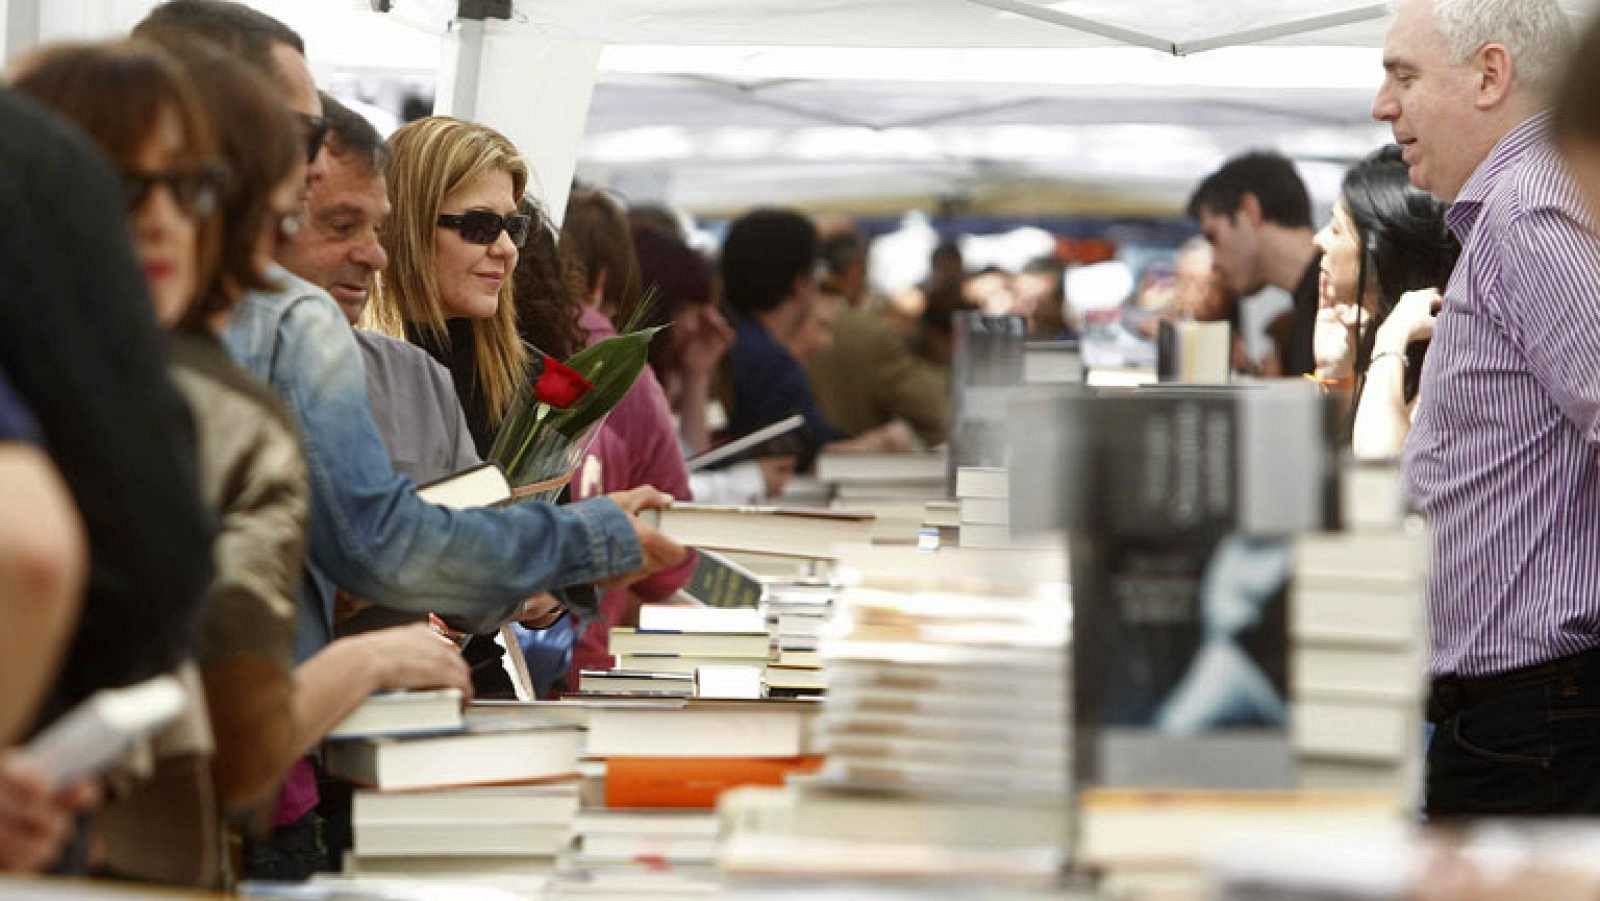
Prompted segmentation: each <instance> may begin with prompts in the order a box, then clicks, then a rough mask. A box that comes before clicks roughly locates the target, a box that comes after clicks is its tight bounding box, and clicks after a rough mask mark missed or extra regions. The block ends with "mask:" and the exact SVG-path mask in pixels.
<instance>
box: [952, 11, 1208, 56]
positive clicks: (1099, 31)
mask: <svg viewBox="0 0 1600 901" xmlns="http://www.w3.org/2000/svg"><path fill="white" fill-rule="evenodd" d="M967 2H968V3H974V4H977V5H978V6H987V7H989V8H990V9H998V10H1000V11H1002V12H1008V13H1016V14H1017V15H1019V16H1025V17H1027V18H1029V19H1034V20H1037V21H1040V22H1046V23H1049V24H1051V25H1059V26H1061V27H1062V28H1070V29H1072V30H1073V31H1081V32H1084V33H1086V34H1093V35H1098V36H1100V37H1103V38H1110V39H1111V40H1113V41H1121V42H1122V43H1124V44H1132V45H1133V46H1135V47H1148V48H1150V49H1151V50H1159V51H1160V52H1162V53H1173V54H1176V53H1177V52H1178V51H1177V45H1175V44H1173V42H1171V41H1169V40H1166V39H1165V38H1159V37H1156V36H1155V35H1150V34H1145V33H1143V32H1139V31H1134V30H1132V29H1130V28H1121V27H1119V26H1116V25H1109V24H1107V23H1105V22H1096V21H1095V20H1093V19H1085V18H1083V17H1082V16H1074V15H1069V14H1067V13H1063V12H1057V11H1055V10H1053V9H1046V8H1045V7H1042V6H1037V5H1035V4H1033V3H1029V2H1027V0H967Z"/></svg>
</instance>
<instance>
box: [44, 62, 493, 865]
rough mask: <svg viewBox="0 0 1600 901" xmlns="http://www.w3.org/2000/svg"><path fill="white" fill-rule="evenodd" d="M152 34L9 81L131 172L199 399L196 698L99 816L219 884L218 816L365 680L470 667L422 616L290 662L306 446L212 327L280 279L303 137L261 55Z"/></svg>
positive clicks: (414, 679) (157, 275)
mask: <svg viewBox="0 0 1600 901" xmlns="http://www.w3.org/2000/svg"><path fill="white" fill-rule="evenodd" d="M154 38H155V39H157V40H158V41H159V42H160V48H159V49H158V47H157V46H155V45H152V44H142V43H138V42H130V43H121V44H84V45H71V46H61V47H55V48H50V49H47V50H45V51H42V52H40V53H39V54H37V55H35V56H34V57H32V58H30V59H29V60H27V61H25V62H24V63H23V64H22V65H21V66H19V68H18V74H17V76H16V87H17V88H18V89H19V90H20V91H22V92H23V93H27V94H30V95H32V96H33V97H34V98H35V99H37V100H39V101H41V102H42V103H44V104H45V105H46V106H48V107H50V108H52V109H53V110H54V111H55V112H57V113H59V114H60V115H61V116H63V117H64V118H66V119H69V120H71V121H73V122H74V123H76V124H77V125H78V126H80V127H81V128H82V129H83V130H84V131H85V132H86V133H87V134H88V135H89V137H90V138H91V139H93V140H94V141H95V142H96V143H97V144H98V145H99V146H100V149H101V150H103V151H104V152H105V153H106V155H107V156H108V157H110V159H111V160H112V162H113V163H114V164H115V165H116V166H117V167H118V169H119V170H120V171H121V173H122V177H123V182H124V185H125V186H126V188H127V200H128V225H129V229H130V232H131V234H132V238H133V244H134V247H135V250H136V252H137V254H138V258H139V260H140V262H141V263H142V264H143V267H144V272H145V277H146V282H147V285H148V289H149V294H150V297H151V299H152V301H153V302H154V306H155V313H156V317H157V319H158V320H159V321H160V322H161V324H162V325H163V327H165V328H166V329H168V330H169V331H170V332H172V334H173V342H172V347H173V361H174V367H173V374H174V380H175V381H176V382H177V383H178V385H179V387H180V388H181V389H182V391H183V393H184V394H185V395H186V397H187V399H188V401H189V405H190V408H191V410H192V412H193V418H194V424H195V430H196V434H197V444H198V447H199V451H200V453H199V463H200V467H199V468H200V483H201V488H202V491H203V493H204V495H205V499H206V501H207V503H208V504H209V505H211V506H212V507H213V508H214V509H215V511H216V513H217V515H218V520H219V525H220V528H219V531H218V535H217V537H216V541H215V543H214V544H213V546H212V556H213V559H214V561H215V570H216V575H215V579H214V580H213V582H212V584H211V586H210V589H209V590H208V592H207V594H206V598H205V605H204V610H203V615H202V618H201V629H200V634H199V636H198V640H197V642H196V655H195V656H196V660H197V663H198V665H199V673H200V676H201V678H202V679H203V683H204V695H205V703H204V704H196V705H194V712H195V713H196V714H198V718H197V720H195V721H192V722H190V723H187V724H186V726H185V728H182V729H177V730H174V731H173V732H172V733H169V735H168V736H166V737H164V741H165V746H164V747H163V748H162V751H164V752H165V753H164V759H163V760H162V761H161V763H160V766H158V768H157V770H156V772H155V776H154V778H153V779H152V780H150V781H148V782H146V783H143V784H141V785H140V786H138V787H137V788H136V789H135V790H134V791H133V792H132V793H131V794H129V795H128V796H126V797H125V798H123V799H121V800H120V801H119V802H117V803H115V804H112V805H109V806H108V807H107V809H106V811H105V812H104V813H103V814H102V815H101V816H100V817H99V818H98V819H97V821H96V829H97V830H98V831H99V834H100V835H99V837H100V838H101V839H102V841H103V846H104V848H105V851H106V862H107V865H108V867H109V868H110V869H111V870H112V871H114V872H116V873H118V874H121V875H126V876H132V877H136V878H141V879H146V880H151V881H157V882H163V883H173V884H178V883H182V884H191V885H215V884H217V883H218V882H219V881H220V880H221V879H222V877H223V873H224V872H225V870H226V868H225V867H224V866H223V860H222V855H223V854H224V853H225V852H224V849H223V848H222V847H221V845H220V842H219V839H220V837H221V829H220V819H219V816H218V815H219V814H222V813H228V814H239V813H244V812H248V811H251V810H254V809H256V808H258V807H260V806H263V805H264V804H265V803H266V802H269V801H271V800H272V799H273V797H274V790H275V789H276V788H277V786H278V784H279V782H280V781H281V780H282V779H283V777H284V775H285V773H286V772H288V771H289V770H290V767H291V766H292V765H295V762H296V761H297V760H298V759H300V757H301V755H302V754H304V753H305V752H306V750H308V749H309V747H310V746H312V745H313V744H315V743H316V742H317V741H319V740H320V739H321V737H322V736H323V735H324V734H325V733H326V732H327V731H328V730H329V729H330V728H331V727H332V726H333V725H334V724H335V723H337V722H338V721H339V720H340V719H342V718H343V717H344V716H345V715H346V714H348V713H349V712H350V711H351V710H353V709H354V708H355V707H356V706H357V705H358V704H360V703H361V701H363V700H364V699H365V698H366V696H367V695H369V694H370V693H372V692H373V691H375V690H378V689H382V688H403V687H423V686H429V685H436V684H440V683H441V682H446V683H448V682H451V679H450V678H449V676H452V675H453V676H454V677H456V678H455V682H458V683H460V684H462V685H465V684H466V671H465V667H464V666H462V665H461V663H460V661H459V659H458V658H457V657H456V656H455V654H454V653H453V650H454V649H453V648H452V647H451V646H450V645H449V644H448V643H445V642H441V641H439V640H438V639H437V638H436V637H435V636H433V635H432V634H431V633H430V632H429V631H428V630H427V628H426V627H424V626H417V627H415V628H413V629H391V630H385V631H383V632H375V633H372V634H371V635H370V636H358V637H355V638H349V639H343V640H341V641H338V642H335V643H334V644H332V645H329V646H328V647H327V648H325V649H324V650H322V652H321V653H319V654H317V655H316V656H314V657H312V658H311V659H310V660H307V661H305V662H304V663H303V664H302V665H300V666H299V667H295V666H294V661H293V659H292V656H291V650H292V640H293V637H294V625H295V609H296V600H295V598H296V595H297V594H298V592H299V590H300V580H301V565H302V560H303V555H302V551H303V546H304V542H305V528H306V512H307V507H308V504H309V499H308V496H307V490H308V489H307V483H306V472H305V462H304V459H303V457H302V456H301V452H300V447H299V440H298V438H297V436H296V433H295V430H294V428H293V426H292V425H291V424H290V421H289V419H288V418H287V415H286V414H285V412H284V410H283V408H282V406H281V404H280V403H279V402H278V400H277V399H276V397H275V396H274V395H272V394H271V393H270V392H269V391H268V390H266V389H265V387H264V386H262V385H260V384H258V383H256V382H254V381H253V380H252V379H250V378H249V377H248V376H246V375H245V374H244V372H243V371H242V370H240V369H239V368H238V367H237V366H236V365H234V363H233V362H232V360H231V359H230V358H229V357H228V355H227V353H226V352H225V351H224V349H223V347H222V344H221V342H220V340H219V338H218V335H219V333H220V332H221V330H222V329H223V327H224V325H225V323H226V322H227V321H228V319H229V317H230V315H231V314H232V312H233V309H234V307H235V305H236V304H237V303H238V302H239V300H240V298H241V297H242V296H243V295H244V294H245V292H247V291H249V290H252V289H256V288H262V287H270V286H271V285H272V268H271V267H272V259H273V256H274V254H275V252H276V248H277V243H278V242H279V241H280V240H281V239H282V238H283V237H284V235H285V234H286V233H287V232H289V231H290V230H292V229H293V228H294V227H295V225H296V223H297V217H298V215H299V210H300V194H301V192H302V190H303V187H304V184H305V170H306V164H305V151H304V149H303V148H304V145H303V143H301V142H300V141H299V140H297V139H296V138H295V135H296V134H297V133H298V126H297V123H296V122H295V120H294V119H293V118H292V116H291V114H290V113H289V112H288V111H287V110H286V109H285V108H284V107H283V105H282V104H281V103H280V102H279V101H278V100H277V98H276V96H275V95H274V89H273V87H272V86H271V85H270V84H268V83H266V82H265V81H264V80H263V79H262V77H261V76H259V75H256V74H255V73H254V71H253V70H249V69H246V68H245V67H244V66H243V65H241V64H239V63H236V62H234V61H232V60H231V59H229V58H228V57H227V56H225V55H224V54H222V52H221V51H219V50H215V49H212V48H210V47H209V46H208V45H205V44H201V43H197V42H187V41H183V40H180V39H176V38H170V36H166V35H160V34H156V35H154ZM221 172H226V173H227V177H226V178H225V179H224V178H221V177H219V174H218V173H221ZM130 640H131V639H130ZM93 665H94V662H93V661H83V660H72V661H69V662H68V666H93ZM422 671H426V672H422ZM441 674H446V675H441ZM295 772H296V774H300V775H301V777H302V778H300V779H299V780H296V779H295V778H294V776H291V778H290V787H289V789H288V790H286V792H285V795H284V800H283V803H282V804H281V805H280V808H279V810H280V814H281V813H283V811H285V810H288V811H290V815H289V816H288V817H287V818H285V819H284V820H283V822H285V823H286V822H289V821H291V820H298V819H299V818H301V817H303V816H304V815H305V813H306V809H308V805H314V803H315V797H316V794H315V782H314V781H311V782H309V784H307V782H306V779H308V778H309V776H310V770H309V768H308V767H305V766H300V767H298V768H297V770H296V771H295ZM218 808H220V809H218ZM296 874H297V873H290V874H289V875H296ZM273 875H284V873H283V872H282V871H281V870H280V871H278V872H275V873H274V874H273Z"/></svg>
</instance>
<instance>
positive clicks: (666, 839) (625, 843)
mask: <svg viewBox="0 0 1600 901" xmlns="http://www.w3.org/2000/svg"><path fill="white" fill-rule="evenodd" d="M717 828H718V827H717V817H716V814H715V813H712V812H711V811H707V810H694V809H688V810H675V809H648V810H636V809H635V810H630V809H615V810H612V809H604V808H602V809H598V810H585V811H583V812H582V813H580V814H579V815H578V819H577V823H576V824H575V826H574V831H575V832H576V833H577V842H576V845H575V848H574V851H573V854H572V856H571V858H570V859H571V862H572V863H573V864H574V865H575V866H577V867H581V868H584V869H599V868H606V867H621V866H629V865H636V864H645V865H654V864H664V865H669V866H671V867H674V868H677V869H689V868H701V869H704V870H708V871H709V870H710V869H711V868H712V867H713V866H715V864H716V858H717Z"/></svg>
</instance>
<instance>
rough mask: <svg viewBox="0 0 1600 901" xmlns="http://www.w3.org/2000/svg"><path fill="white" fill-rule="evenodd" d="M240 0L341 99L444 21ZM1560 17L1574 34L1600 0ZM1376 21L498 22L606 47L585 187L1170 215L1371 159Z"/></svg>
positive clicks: (84, 0)
mask: <svg viewBox="0 0 1600 901" xmlns="http://www.w3.org/2000/svg"><path fill="white" fill-rule="evenodd" d="M4 2H6V0H0V4H3V3H4ZM12 2H17V0H12ZM248 2H250V3H251V4H252V5H254V6H257V7H260V8H262V9H264V10H266V11H268V12H270V13H272V14H274V15H277V16H278V17H280V18H282V19H284V20H285V21H286V22H288V23H289V24H290V25H292V26H293V27H295V28H296V29H298V30H300V31H301V32H302V33H303V34H304V35H305V37H306V40H307V44H308V50H309V55H310V57H311V60H312V63H313V66H314V68H315V69H316V70H317V72H318V74H319V77H320V78H322V80H323V81H324V83H328V84H335V85H339V86H341V87H343V88H346V89H348V90H349V91H351V92H356V93H359V92H360V91H362V90H363V88H362V87H361V86H362V84H363V83H364V84H366V85H370V84H372V83H373V80H374V79H375V78H395V77H401V78H407V79H410V80H412V81H414V82H415V83H418V84H420V85H427V84H429V83H431V80H432V78H433V77H434V73H435V72H437V71H438V68H439V61H440V55H441V36H442V34H443V32H444V29H445V28H446V27H447V26H448V23H449V17H450V13H451V11H452V10H453V9H454V5H455V4H454V0H393V3H392V5H393V7H394V10H393V12H391V13H390V14H388V15H380V14H377V13H373V12H371V11H370V10H369V7H368V3H367V0H339V2H336V0H248ZM1562 3H1563V6H1564V7H1566V8H1567V9H1568V10H1569V12H1570V13H1571V14H1573V16H1574V17H1575V19H1576V18H1587V16H1588V15H1589V14H1590V13H1591V12H1592V11H1593V10H1594V9H1595V8H1596V7H1597V5H1600V0H1562ZM150 5H151V0H72V2H63V0H46V2H44V3H43V4H42V7H43V10H44V15H45V16H46V17H47V18H48V17H54V18H56V19H57V20H61V21H60V22H58V26H57V27H55V28H47V29H46V31H47V33H56V34H85V35H93V34H95V33H106V32H113V31H117V30H120V29H125V28H127V27H128V26H129V25H131V24H132V22H133V21H135V20H136V19H137V18H138V17H139V16H141V15H142V14H143V12H144V10H145V9H148V7H149V6H150ZM1384 8H1385V4H1384V3H1381V2H1377V0H1059V2H1047V0H516V4H515V13H514V19H515V22H516V24H517V26H518V27H524V28H529V29H533V30H536V31H538V32H542V33H544V34H546V35H549V36H552V37H555V38H558V39H559V38H563V37H570V38H572V39H574V40H584V41H594V42H598V43H602V44H605V45H606V49H605V51H604V53H603V54H602V55H601V63H600V78H599V83H598V86H597V88H596V92H595V96H594V100H593V103H592V105H591V110H590V117H589V122H588V129H587V135H586V137H585V140H584V144H583V147H582V151H581V153H580V160H581V161H582V166H581V169H582V171H583V172H584V173H586V174H587V175H589V176H591V177H596V178H600V179H604V180H606V181H611V182H617V183H619V184H622V185H624V186H625V187H626V188H628V189H629V191H630V193H633V194H635V195H659V196H661V197H662V198H664V199H670V200H674V201H677V202H681V203H686V204H690V205H697V206H724V207H725V206H738V205H742V204H744V203H748V202H753V201H757V200H762V199H773V200H780V199H781V200H796V199H803V198H804V197H807V196H813V197H839V196H859V195H861V194H863V193H866V194H877V195H879V196H886V197H904V196H912V195H923V196H926V195H928V194H951V193H963V192H973V191H977V190H979V189H981V188H983V187H984V186H993V185H994V184H996V183H997V182H1010V183H1012V184H1025V183H1029V182H1030V181H1063V182H1068V183H1075V184H1078V185H1079V186H1083V185H1089V186H1091V187H1094V188H1096V189H1097V190H1099V192H1100V193H1101V194H1108V193H1110V192H1108V191H1106V190H1105V188H1106V186H1114V187H1118V188H1121V189H1123V190H1124V192H1125V193H1126V194H1127V195H1128V196H1131V197H1137V198H1140V199H1141V201H1153V202H1155V203H1157V204H1158V205H1160V204H1168V205H1170V204H1172V203H1173V202H1174V201H1177V200H1181V196H1182V193H1183V188H1184V186H1186V185H1187V184H1189V183H1191V182H1192V181H1193V180H1194V179H1196V178H1197V177H1199V176H1200V175H1202V174H1204V172H1205V171H1206V170H1207V169H1209V168H1210V167H1212V166H1214V165H1216V164H1217V163H1218V162H1220V161H1221V159H1222V158H1224V157H1225V156H1226V155H1228V154H1230V153H1234V152H1237V151H1239V150H1242V149H1244V148H1246V147H1251V146H1262V145H1268V146H1275V147H1278V148H1280V149H1282V150H1285V151H1286V152H1290V153H1292V154H1294V155H1296V156H1298V157H1299V158H1301V159H1302V160H1329V161H1336V160H1341V159H1348V158H1350V157H1353V156H1356V155H1359V154H1361V153H1363V152H1365V151H1366V150H1368V149H1370V148H1372V147H1373V146H1375V145H1376V144H1378V143H1380V142H1381V141H1382V140H1383V138H1384V135H1385V130H1384V129H1383V128H1382V127H1380V126H1376V125H1374V124H1373V123H1372V122H1371V121H1370V120H1369V118H1368V108H1369V104H1370V99H1371V96H1372V93H1373V91H1374V90H1375V88H1376V86H1377V84H1378V82H1379V80H1380V79H1381V69H1380V66H1379V51H1378V49H1377V48H1378V47H1379V46H1380V45H1381V43H1382V37H1383V33H1384V30H1385V28H1386V26H1387V20H1386V16H1385V13H1384ZM74 15H75V16H76V17H77V18H76V20H73V21H66V20H68V19H71V18H72V17H73V16H74ZM1214 45H1216V46H1220V48H1221V49H1213V48H1214ZM1246 45H1248V46H1246ZM1150 48H1160V50H1159V51H1158V50H1156V49H1150ZM489 77H493V76H492V73H490V75H489ZM1311 168H1312V169H1313V170H1315V169H1316V167H1315V166H1312V167H1311ZM1336 173H1337V169H1336V167H1335V166H1332V165H1329V166H1328V167H1327V171H1325V172H1316V171H1313V172H1312V173H1311V174H1312V175H1313V180H1314V181H1315V182H1317V183H1319V184H1320V185H1321V186H1322V187H1324V188H1331V186H1332V185H1333V184H1335V183H1336V180H1335V179H1336Z"/></svg>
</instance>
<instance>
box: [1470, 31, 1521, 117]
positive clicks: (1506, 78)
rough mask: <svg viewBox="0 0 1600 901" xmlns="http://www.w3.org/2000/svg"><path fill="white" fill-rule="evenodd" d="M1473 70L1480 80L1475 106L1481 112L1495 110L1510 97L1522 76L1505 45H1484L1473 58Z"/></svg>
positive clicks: (1474, 98)
mask: <svg viewBox="0 0 1600 901" xmlns="http://www.w3.org/2000/svg"><path fill="white" fill-rule="evenodd" d="M1472 69H1473V74H1474V75H1476V76H1477V79H1478V83H1477V92H1476V95H1475V96H1474V97H1473V105H1474V106H1475V107H1477V108H1478V109H1480V110H1491V109H1494V108H1495V107H1497V106H1499V105H1500V104H1501V103H1503V102H1504V101H1505V99H1506V98H1507V97H1510V96H1511V92H1512V90H1513V87H1514V84H1515V79H1516V78H1517V77H1518V76H1519V75H1520V74H1521V73H1519V72H1518V71H1517V66H1516V62H1515V61H1514V60H1513V59H1512V58H1511V52H1510V51H1509V50H1507V49H1506V47H1505V45H1504V44H1484V45H1483V46H1482V47H1481V48H1479V50H1478V52H1477V54H1476V55H1474V56H1473V58H1472Z"/></svg>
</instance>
